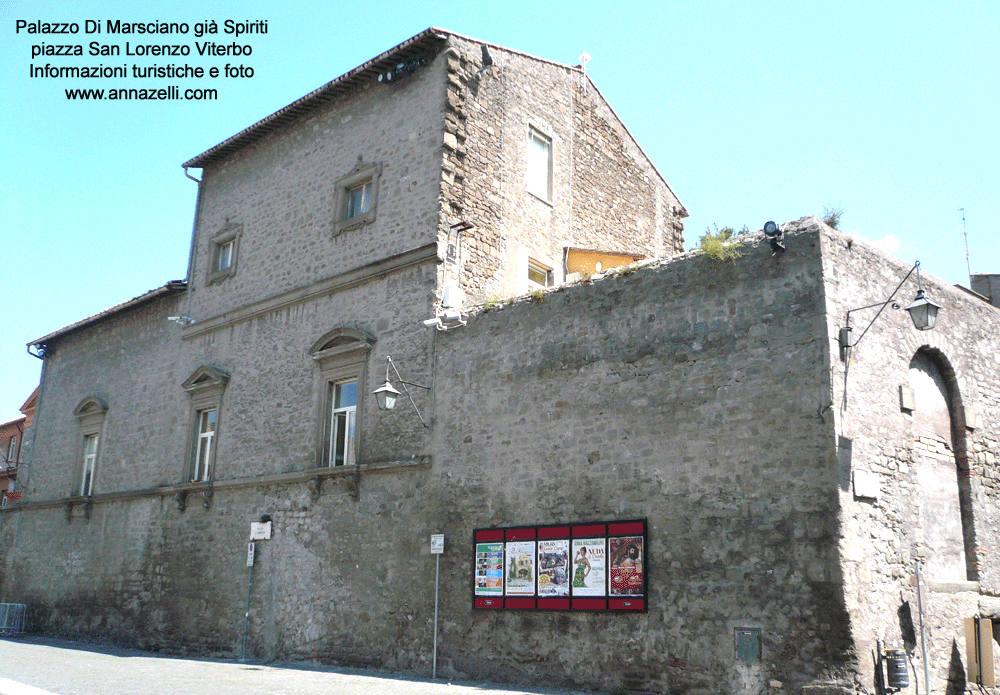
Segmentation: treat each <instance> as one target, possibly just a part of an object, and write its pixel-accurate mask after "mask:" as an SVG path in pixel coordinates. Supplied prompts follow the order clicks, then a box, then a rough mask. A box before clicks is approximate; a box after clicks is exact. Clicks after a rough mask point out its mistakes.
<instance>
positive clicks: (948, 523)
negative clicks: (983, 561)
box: [908, 345, 978, 581]
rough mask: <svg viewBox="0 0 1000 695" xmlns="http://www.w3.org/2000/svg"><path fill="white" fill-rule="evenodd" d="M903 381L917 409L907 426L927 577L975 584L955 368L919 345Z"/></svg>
mask: <svg viewBox="0 0 1000 695" xmlns="http://www.w3.org/2000/svg"><path fill="white" fill-rule="evenodd" d="M908 381H909V385H910V388H912V389H913V392H914V400H915V406H916V407H915V409H914V410H913V412H912V423H911V424H912V430H913V449H914V463H915V465H916V467H917V481H918V495H919V498H920V511H919V515H920V524H921V528H922V529H923V533H924V548H925V552H926V556H927V557H926V560H927V573H928V577H929V578H930V579H933V580H951V581H954V580H975V579H977V575H978V572H977V569H976V568H977V557H976V542H975V528H974V525H973V514H972V488H971V484H970V467H969V457H968V442H967V438H966V430H965V411H964V408H963V406H962V394H961V390H960V389H959V385H958V378H957V376H956V374H955V369H954V368H953V367H952V365H951V362H950V361H949V360H948V358H947V357H946V356H945V354H944V353H943V352H942V351H941V350H939V349H938V348H935V347H931V346H929V345H924V346H922V347H920V348H919V349H918V350H917V351H916V353H914V355H913V358H912V359H911V360H910V364H909V370H908Z"/></svg>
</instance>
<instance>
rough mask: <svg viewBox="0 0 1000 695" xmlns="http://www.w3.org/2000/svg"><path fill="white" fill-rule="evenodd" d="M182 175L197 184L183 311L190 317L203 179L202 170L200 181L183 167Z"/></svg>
mask: <svg viewBox="0 0 1000 695" xmlns="http://www.w3.org/2000/svg"><path fill="white" fill-rule="evenodd" d="M184 175H185V176H187V177H188V178H189V179H191V180H192V181H194V182H195V183H196V184H198V197H197V199H196V200H195V204H194V220H193V221H192V222H191V249H190V250H189V251H188V270H187V279H186V280H187V309H185V310H184V315H185V316H190V315H191V285H192V281H193V279H194V261H195V258H196V257H197V253H196V251H195V243H194V242H195V237H196V236H197V234H198V219H199V217H201V182H202V179H204V176H205V174H204V170H202V179H196V178H195V177H193V176H191V174H189V173H188V168H187V167H184Z"/></svg>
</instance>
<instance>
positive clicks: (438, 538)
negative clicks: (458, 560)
mask: <svg viewBox="0 0 1000 695" xmlns="http://www.w3.org/2000/svg"><path fill="white" fill-rule="evenodd" d="M443 552H444V534H443V533H435V534H432V535H431V555H441V554H442V553H443Z"/></svg>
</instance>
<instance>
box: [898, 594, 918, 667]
mask: <svg viewBox="0 0 1000 695" xmlns="http://www.w3.org/2000/svg"><path fill="white" fill-rule="evenodd" d="M896 615H898V616H899V634H900V636H901V637H902V638H903V649H905V650H906V653H907V654H908V655H911V656H912V654H913V650H914V649H916V648H917V629H916V628H915V627H914V626H913V611H912V610H911V609H910V602H909V601H903V605H901V606H900V607H899V610H898V611H896Z"/></svg>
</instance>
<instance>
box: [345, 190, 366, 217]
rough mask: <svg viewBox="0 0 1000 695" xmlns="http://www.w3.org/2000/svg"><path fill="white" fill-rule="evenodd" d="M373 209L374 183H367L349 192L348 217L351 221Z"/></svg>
mask: <svg viewBox="0 0 1000 695" xmlns="http://www.w3.org/2000/svg"><path fill="white" fill-rule="evenodd" d="M371 209H372V182H371V181H365V182H364V183H361V184H358V185H357V186H355V187H354V188H351V189H349V190H348V191H347V217H346V219H348V220H350V219H352V218H354V217H357V216H358V215H363V214H365V213H366V212H368V211H369V210H371Z"/></svg>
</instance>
